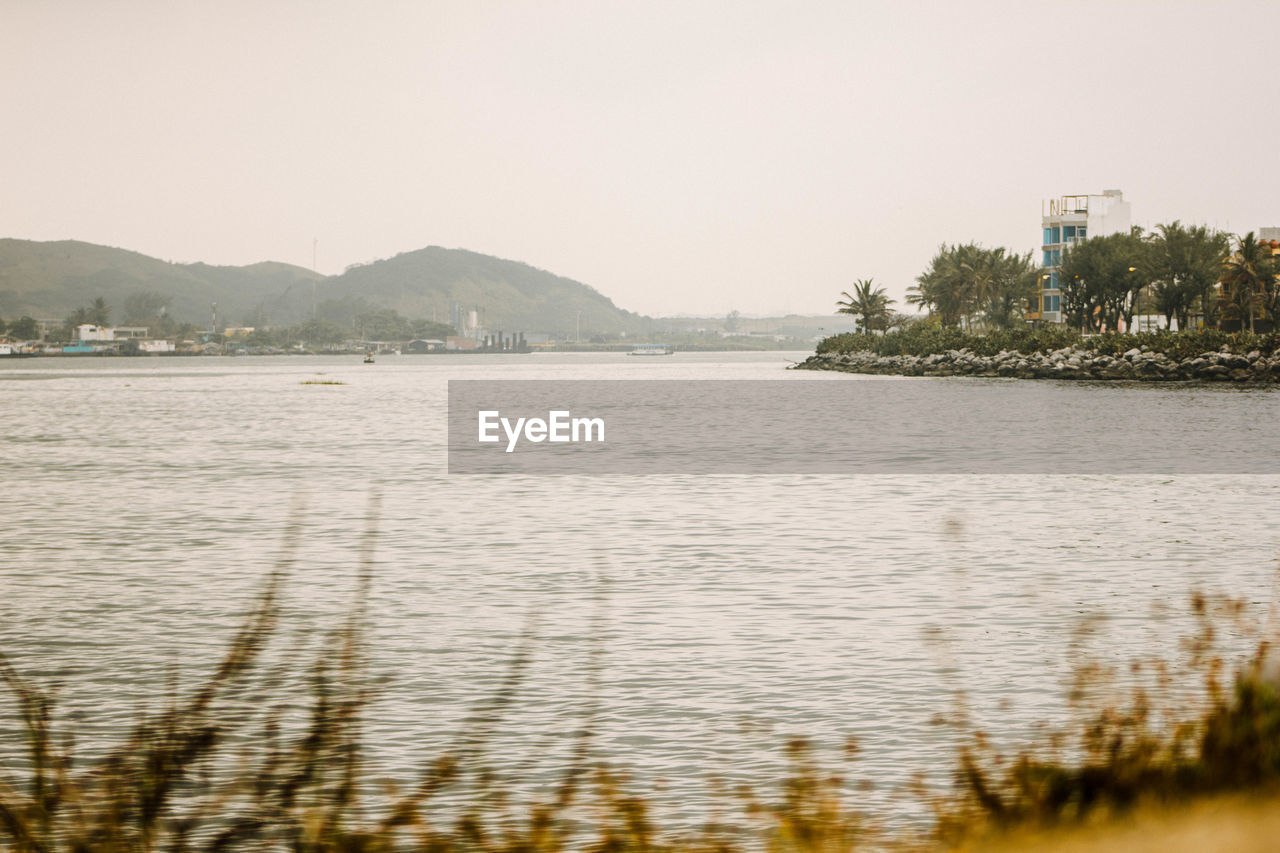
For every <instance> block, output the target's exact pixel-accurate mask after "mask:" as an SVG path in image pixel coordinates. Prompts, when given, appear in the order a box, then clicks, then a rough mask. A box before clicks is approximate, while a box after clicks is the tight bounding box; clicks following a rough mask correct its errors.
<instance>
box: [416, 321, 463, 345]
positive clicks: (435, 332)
mask: <svg viewBox="0 0 1280 853" xmlns="http://www.w3.org/2000/svg"><path fill="white" fill-rule="evenodd" d="M456 334H458V330H457V329H455V328H454V327H453V326H450V325H449V324H448V323H438V322H436V321H435V320H426V319H417V320H414V321H413V336H414V337H415V338H438V339H440V340H444V339H445V338H448V337H449V336H450V335H456Z"/></svg>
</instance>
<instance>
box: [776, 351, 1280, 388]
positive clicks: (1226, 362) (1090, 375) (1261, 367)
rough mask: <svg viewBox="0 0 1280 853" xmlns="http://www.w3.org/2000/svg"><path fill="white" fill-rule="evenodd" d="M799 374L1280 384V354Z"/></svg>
mask: <svg viewBox="0 0 1280 853" xmlns="http://www.w3.org/2000/svg"><path fill="white" fill-rule="evenodd" d="M795 369H797V370H840V371H844V372H846V373H876V374H887V375H893V376H1007V377H1013V378H1016V379H1130V380H1138V381H1144V382H1151V381H1154V382H1162V381H1163V382H1179V381H1189V380H1208V381H1214V382H1277V381H1280V354H1276V355H1273V356H1270V357H1267V356H1264V355H1262V353H1261V352H1259V351H1257V350H1254V351H1253V352H1250V353H1248V354H1247V355H1239V354H1237V353H1231V352H1206V353H1201V354H1200V355H1197V356H1192V357H1190V358H1184V359H1181V360H1178V359H1173V358H1170V357H1169V356H1167V355H1165V354H1164V353H1161V352H1153V351H1151V350H1149V349H1148V348H1146V347H1143V348H1141V349H1139V348H1134V349H1131V350H1129V351H1128V352H1126V353H1124V354H1123V355H1119V356H1111V355H1099V354H1097V353H1092V352H1089V351H1087V350H1081V349H1075V348H1070V347H1069V348H1065V349H1060V350H1053V351H1052V352H1036V353H1031V354H1029V355H1028V354H1026V353H1020V352H1013V351H1009V350H1002V351H1000V352H998V353H996V354H995V355H990V356H983V355H977V354H976V353H974V352H973V351H971V350H969V349H967V348H966V349H959V350H949V351H947V352H945V353H935V354H933V355H923V356H917V355H876V354H875V353H873V352H870V351H866V350H864V351H860V352H849V353H822V354H820V355H811V356H809V358H807V359H805V360H804V362H802V363H801V364H797V365H796V366H795Z"/></svg>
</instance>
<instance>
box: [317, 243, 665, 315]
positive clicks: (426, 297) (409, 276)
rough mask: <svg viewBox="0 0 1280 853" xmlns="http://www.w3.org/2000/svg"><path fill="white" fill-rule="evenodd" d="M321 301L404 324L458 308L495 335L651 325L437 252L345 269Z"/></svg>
mask: <svg viewBox="0 0 1280 853" xmlns="http://www.w3.org/2000/svg"><path fill="white" fill-rule="evenodd" d="M319 294H320V298H321V299H322V300H325V301H326V302H329V303H330V305H332V304H333V303H334V302H337V303H348V304H356V305H358V304H359V303H360V302H361V301H363V302H365V303H368V304H371V305H374V306H378V307H382V308H393V309H395V310H396V311H399V312H400V313H401V314H403V315H405V316H407V317H425V318H428V319H430V318H432V317H434V318H436V319H438V320H441V321H444V322H448V321H449V320H450V317H451V306H453V305H456V306H457V307H458V309H460V310H461V311H463V312H469V311H472V310H475V311H476V312H477V314H478V315H479V321H480V325H482V326H484V327H485V328H487V329H490V330H494V331H497V330H505V331H536V332H549V333H551V334H560V335H562V336H572V335H573V334H575V332H576V331H577V328H578V326H579V324H580V327H581V329H582V331H583V332H587V331H590V332H592V333H595V332H621V331H628V330H635V329H640V328H643V327H646V326H647V325H648V324H649V323H650V321H649V319H648V318H647V317H642V316H641V315H639V314H633V313H631V312H630V311H623V310H621V309H619V308H618V307H617V306H616V305H614V304H613V302H612V301H611V300H610V299H609V298H608V297H606V296H604V295H603V294H601V293H600V292H599V291H597V290H595V289H594V288H591V287H588V286H587V285H585V284H582V283H581V282H577V281H574V280H572V279H568V278H562V277H561V276H557V275H554V274H552V273H549V272H547V271H545V270H540V269H537V268H535V267H531V266H529V265H528V264H522V263H519V262H517V261H507V260H502V259H501V258H495V257H491V256H489V255H481V254H479V253H477V252H468V251H466V250H464V249H443V248H441V247H439V246H429V247H427V248H425V249H419V250H418V251H416V252H405V253H403V254H400V255H396V256H395V257H394V258H388V259H387V260H382V261H375V262H373V263H370V264H366V265H363V266H356V267H350V268H348V269H347V271H346V272H344V273H343V274H342V275H340V276H335V277H333V278H330V279H326V280H325V281H323V282H321V284H320V286H319ZM579 315H581V316H580V317H579ZM334 319H341V318H339V317H335V318H334Z"/></svg>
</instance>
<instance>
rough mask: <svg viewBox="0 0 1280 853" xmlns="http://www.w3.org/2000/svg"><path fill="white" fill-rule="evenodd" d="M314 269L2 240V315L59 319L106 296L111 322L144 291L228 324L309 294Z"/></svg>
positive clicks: (183, 316)
mask: <svg viewBox="0 0 1280 853" xmlns="http://www.w3.org/2000/svg"><path fill="white" fill-rule="evenodd" d="M321 278H322V276H320V275H319V274H317V273H314V272H312V271H311V270H308V269H303V268H302V267H295V266H290V265H288V264H278V263H262V264H254V265H252V266H247V267H213V266H209V265H207V264H173V263H169V262H167V261H162V260H158V259H157V258H151V257H147V256H146V255H143V254H139V253H138V252H130V251H128V250H126V249H115V248H111V247H109V246H97V245H94V244H93V243H82V242H79V241H77V240H61V241H58V242H52V243H37V242H34V241H31V240H10V239H0V317H5V318H14V317H19V316H21V315H23V314H26V315H29V316H32V317H36V318H48V319H58V318H62V317H66V316H67V315H68V314H70V313H71V312H72V311H74V310H75V309H77V308H80V307H82V306H86V305H88V304H89V303H91V302H93V300H94V299H96V298H98V297H102V298H103V299H105V300H106V302H107V304H108V305H109V306H111V307H112V314H111V319H112V321H113V322H117V323H120V322H125V321H126V320H127V319H128V318H127V317H126V316H125V306H126V304H128V303H129V302H130V299H131V298H136V297H137V296H139V295H140V294H149V295H154V296H156V297H159V298H160V299H162V300H164V301H165V302H166V303H167V304H168V313H169V314H170V316H172V317H174V318H175V319H178V320H180V321H191V322H197V323H205V322H207V318H208V317H209V310H210V308H209V306H210V303H212V302H217V303H218V315H219V317H220V318H222V319H223V320H225V321H226V322H228V323H230V324H233V325H234V324H236V323H239V322H241V321H242V319H244V318H246V317H249V316H251V315H252V314H253V313H254V312H255V311H258V310H260V309H262V308H263V307H264V306H265V305H267V304H273V303H275V302H278V301H279V299H280V297H281V295H282V294H285V293H288V292H289V291H290V289H294V290H306V291H307V294H308V299H309V297H310V289H311V288H310V285H311V282H312V281H318V280H320V279H321Z"/></svg>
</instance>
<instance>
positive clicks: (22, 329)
mask: <svg viewBox="0 0 1280 853" xmlns="http://www.w3.org/2000/svg"><path fill="white" fill-rule="evenodd" d="M9 337H11V338H13V339H14V340H16V341H34V340H36V339H37V338H39V337H40V327H39V326H38V325H37V324H36V321H35V320H34V319H32V318H31V317H27V316H26V315H23V316H22V317H19V318H18V319H17V320H14V321H13V324H12V325H11V326H9Z"/></svg>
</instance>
